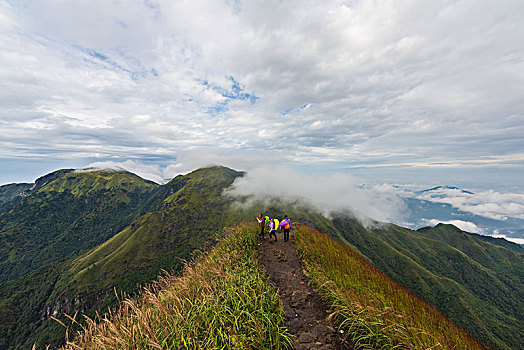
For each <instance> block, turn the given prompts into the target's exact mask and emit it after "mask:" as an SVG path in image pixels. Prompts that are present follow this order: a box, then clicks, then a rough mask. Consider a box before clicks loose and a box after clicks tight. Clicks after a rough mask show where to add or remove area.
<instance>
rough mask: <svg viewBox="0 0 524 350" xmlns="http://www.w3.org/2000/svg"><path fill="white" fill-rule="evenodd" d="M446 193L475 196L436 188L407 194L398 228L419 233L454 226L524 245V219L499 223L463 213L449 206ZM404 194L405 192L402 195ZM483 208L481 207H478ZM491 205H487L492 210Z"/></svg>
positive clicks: (509, 217) (460, 191) (447, 187)
mask: <svg viewBox="0 0 524 350" xmlns="http://www.w3.org/2000/svg"><path fill="white" fill-rule="evenodd" d="M447 190H453V191H452V192H454V193H457V192H458V193H459V194H462V195H464V196H465V198H468V197H469V196H472V195H475V193H473V192H471V191H466V190H463V189H460V188H458V187H454V186H437V187H433V188H430V189H425V190H420V191H411V192H404V193H403V197H404V201H405V204H406V206H407V210H405V211H403V215H404V216H403V217H402V218H399V219H398V220H396V223H398V224H399V225H402V226H405V227H409V228H412V229H418V228H420V227H424V226H428V225H436V224H437V223H439V222H440V223H452V224H455V225H456V226H460V227H461V228H462V229H464V230H466V231H473V232H475V233H479V234H482V235H486V236H495V237H504V238H506V239H509V240H513V241H515V242H518V243H519V244H522V242H524V219H519V218H516V217H511V216H508V217H506V218H504V219H503V220H502V219H498V218H494V217H488V216H483V215H478V214H475V213H473V212H471V211H466V210H463V209H461V208H459V207H456V206H454V205H452V204H450V203H449V202H452V198H449V194H448V191H447ZM401 193H402V192H401ZM476 205H482V203H476ZM490 205H492V204H491V203H489V202H488V203H486V204H485V206H486V207H489V206H490Z"/></svg>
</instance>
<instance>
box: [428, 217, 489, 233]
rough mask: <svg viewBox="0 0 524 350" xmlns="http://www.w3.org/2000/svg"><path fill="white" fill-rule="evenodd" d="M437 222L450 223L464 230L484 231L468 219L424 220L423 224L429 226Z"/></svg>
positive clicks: (472, 231)
mask: <svg viewBox="0 0 524 350" xmlns="http://www.w3.org/2000/svg"><path fill="white" fill-rule="evenodd" d="M439 223H441V224H451V225H454V226H456V227H458V228H459V229H461V230H462V231H466V232H471V233H484V231H483V230H482V229H481V228H480V227H478V226H477V225H476V224H475V223H473V222H470V221H463V220H449V221H440V220H436V219H430V220H425V224H426V225H430V226H436V225H438V224H439Z"/></svg>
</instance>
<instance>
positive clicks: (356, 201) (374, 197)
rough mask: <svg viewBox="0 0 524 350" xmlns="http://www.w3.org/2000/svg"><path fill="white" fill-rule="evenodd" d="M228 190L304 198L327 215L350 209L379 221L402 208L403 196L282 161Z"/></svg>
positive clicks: (249, 174)
mask: <svg viewBox="0 0 524 350" xmlns="http://www.w3.org/2000/svg"><path fill="white" fill-rule="evenodd" d="M228 193H230V194H233V195H238V196H246V195H252V196H254V197H256V198H260V199H264V198H267V199H271V198H275V197H276V198H280V199H282V200H287V201H294V200H305V201H306V202H308V203H310V204H312V205H313V206H315V207H316V208H317V209H318V210H320V212H322V213H325V214H326V215H329V213H330V212H332V211H338V210H347V209H349V210H352V211H353V212H354V213H355V214H357V215H360V216H362V215H364V216H367V217H371V218H373V219H375V220H380V221H388V220H390V219H391V218H393V217H395V216H396V215H397V214H398V211H399V210H401V209H402V202H401V200H400V198H399V197H397V196H396V195H395V194H394V193H393V192H390V191H384V190H383V189H381V188H373V187H363V186H361V183H360V182H359V181H358V180H357V179H356V178H354V177H351V176H349V175H347V174H342V173H332V174H321V175H320V174H316V175H313V174H310V175H306V174H303V173H299V172H297V171H296V170H294V169H292V168H290V167H288V166H285V165H280V164H267V165H266V166H263V167H257V168H254V169H252V170H250V171H248V172H247V174H246V175H244V176H243V177H241V178H237V179H236V180H235V182H234V183H233V185H232V187H231V189H230V190H229V191H228Z"/></svg>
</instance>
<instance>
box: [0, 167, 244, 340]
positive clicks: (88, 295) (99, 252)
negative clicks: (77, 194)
mask: <svg viewBox="0 0 524 350" xmlns="http://www.w3.org/2000/svg"><path fill="white" fill-rule="evenodd" d="M241 174H242V173H240V172H236V171H233V170H231V169H227V168H222V167H215V168H207V169H200V170H197V171H195V172H193V173H190V174H188V175H186V176H179V177H177V178H175V179H173V180H172V181H171V182H170V183H168V184H166V185H164V186H162V188H161V189H160V190H156V191H155V193H154V194H153V195H152V196H151V197H149V198H148V199H147V200H146V201H144V203H142V206H141V207H140V208H139V210H138V211H147V210H146V209H147V207H151V208H160V210H157V211H152V212H147V213H146V214H144V215H142V216H141V217H139V218H138V219H136V220H135V221H133V222H132V223H131V224H130V225H128V226H127V227H125V228H124V229H123V230H121V231H120V232H118V233H117V234H116V235H114V236H113V237H111V238H110V239H108V240H106V241H105V242H104V243H102V244H100V245H98V246H97V247H95V248H93V249H91V250H90V251H88V252H87V253H84V254H81V255H79V256H77V257H71V258H69V259H66V260H63V261H59V262H55V263H53V264H50V265H46V266H44V267H42V268H41V269H40V270H37V271H34V272H33V273H31V274H29V275H26V276H23V277H21V278H19V279H17V280H15V281H11V282H9V283H4V284H0V296H2V298H1V299H0V315H6V317H9V319H11V320H12V322H10V323H9V324H0V339H7V340H6V341H4V344H6V345H5V347H1V346H0V349H15V348H17V347H16V346H15V344H23V345H22V346H21V348H30V347H31V346H32V344H33V343H35V342H36V343H38V344H48V343H50V344H57V343H59V342H60V341H63V339H64V329H62V328H61V326H59V324H58V323H57V322H56V321H54V320H53V319H52V318H51V317H56V318H58V319H60V320H62V321H63V322H67V321H68V320H67V318H66V317H65V316H64V313H65V314H69V315H73V314H74V313H75V312H76V311H79V312H80V313H85V314H87V315H89V316H91V317H93V316H94V314H95V312H96V311H97V310H107V307H108V306H114V305H115V304H116V297H115V294H114V288H116V289H117V290H118V291H122V292H125V293H134V292H136V291H137V290H138V289H139V285H144V283H148V282H151V281H153V280H154V279H155V278H156V277H157V276H158V274H159V273H160V272H161V270H166V271H170V270H171V271H174V272H175V273H176V272H177V271H180V269H181V268H182V266H183V261H184V260H188V259H191V258H192V256H193V254H194V252H195V250H205V249H207V248H206V247H209V246H212V245H214V244H215V243H216V242H217V239H216V235H217V234H218V233H219V232H220V231H221V229H222V228H223V227H224V226H225V225H227V224H228V223H229V222H230V219H228V217H229V215H228V210H229V209H228V208H229V207H230V204H231V200H227V199H225V198H224V197H223V196H222V192H223V190H224V189H225V188H227V187H229V186H230V185H231V183H232V182H233V181H234V179H235V178H236V177H238V176H240V175H241ZM45 187H46V186H44V187H43V188H45ZM43 188H42V189H43ZM59 190H60V186H58V185H57V186H55V187H54V189H53V190H52V192H51V193H52V195H53V196H54V195H56V194H57V192H58V191H59ZM162 197H163V199H162ZM43 279H45V280H46V281H47V283H46V285H45V286H42V285H40V284H39V283H35V282H36V281H42V280H43ZM16 300H31V306H30V307H28V308H24V307H18V308H15V309H16V310H17V312H15V311H12V309H11V307H12V306H13V304H14V303H16ZM0 344H1V343H0ZM7 344H9V345H7Z"/></svg>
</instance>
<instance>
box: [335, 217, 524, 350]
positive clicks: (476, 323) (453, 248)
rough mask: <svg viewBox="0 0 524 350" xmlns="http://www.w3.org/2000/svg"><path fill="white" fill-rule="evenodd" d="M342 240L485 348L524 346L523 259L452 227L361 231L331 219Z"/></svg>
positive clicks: (383, 227) (347, 222) (347, 221)
mask: <svg viewBox="0 0 524 350" xmlns="http://www.w3.org/2000/svg"><path fill="white" fill-rule="evenodd" d="M333 222H334V224H335V226H336V227H337V229H338V230H339V233H340V235H341V236H343V238H344V239H345V240H346V241H347V242H349V243H350V244H351V245H352V246H354V247H356V248H357V249H358V250H359V251H360V252H361V253H362V254H363V255H364V256H365V257H367V258H368V259H369V260H370V261H371V262H372V263H373V264H374V265H375V266H377V267H378V268H379V269H380V270H382V271H383V272H385V273H386V274H387V275H389V276H390V277H392V278H393V279H395V280H396V281H398V282H400V283H401V284H402V285H404V286H406V287H407V288H409V289H410V290H412V291H413V292H415V293H416V294H417V295H419V296H420V297H421V298H423V299H424V300H425V301H427V302H428V303H430V304H431V305H434V306H436V307H437V308H438V309H439V310H440V311H441V312H443V313H444V314H446V315H447V316H448V317H450V318H451V319H452V320H453V321H454V322H456V323H457V324H459V325H460V326H462V327H464V328H465V329H467V330H468V331H470V332H471V333H473V334H474V335H475V336H476V337H478V338H479V339H480V340H482V341H483V342H485V343H487V344H491V345H492V346H494V347H496V348H499V349H517V348H518V347H519V346H520V344H522V343H523V342H524V339H523V336H524V335H523V332H522V329H523V327H524V324H523V320H524V315H523V309H522V296H523V295H524V283H523V276H524V260H523V255H522V254H518V253H515V252H513V251H510V250H509V249H506V248H503V247H500V246H495V245H492V244H489V243H486V242H484V241H483V240H480V239H478V238H476V237H474V236H472V235H468V234H466V233H464V232H462V231H460V230H458V229H456V228H454V227H453V226H450V225H439V226H437V227H436V228H435V229H427V230H423V232H417V231H412V230H409V229H405V228H402V227H398V226H396V225H391V224H377V225H376V226H375V227H372V228H369V229H368V228H365V227H363V226H362V225H361V224H360V223H359V222H357V221H356V220H353V219H350V218H347V217H336V218H335V219H334V220H333Z"/></svg>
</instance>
